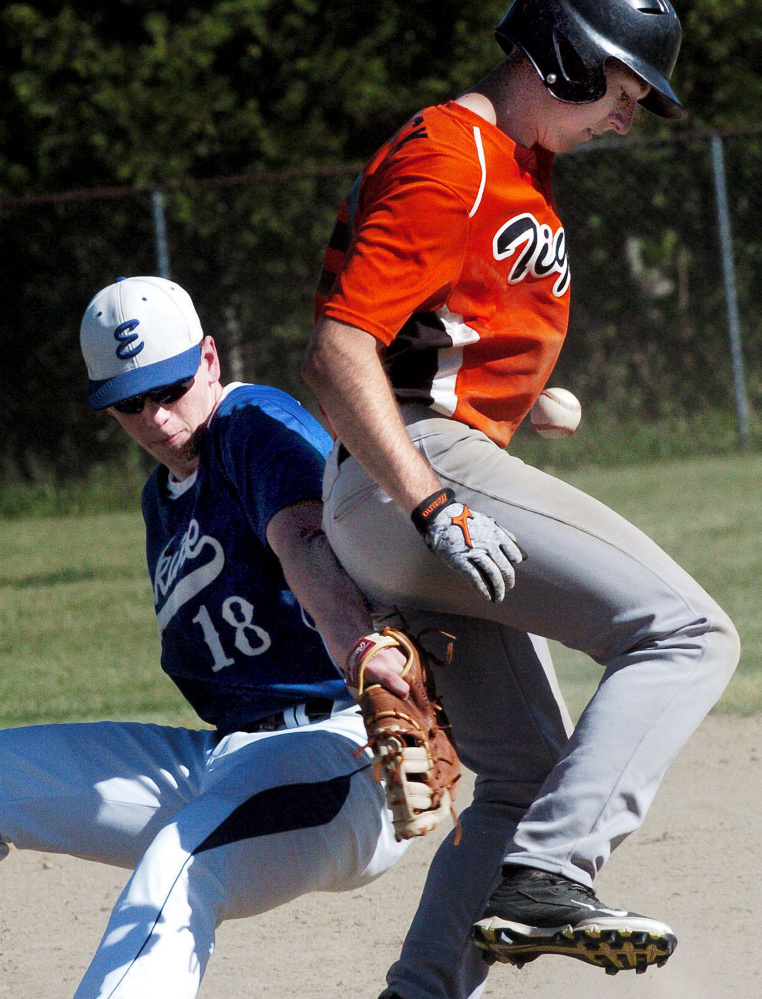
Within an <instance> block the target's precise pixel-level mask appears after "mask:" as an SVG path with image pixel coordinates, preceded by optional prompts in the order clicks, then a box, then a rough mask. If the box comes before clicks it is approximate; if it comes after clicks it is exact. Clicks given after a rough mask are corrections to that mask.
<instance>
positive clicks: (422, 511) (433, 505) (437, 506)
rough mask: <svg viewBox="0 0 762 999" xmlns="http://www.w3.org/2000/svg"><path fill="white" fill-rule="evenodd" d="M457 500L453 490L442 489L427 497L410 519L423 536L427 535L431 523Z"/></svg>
mask: <svg viewBox="0 0 762 999" xmlns="http://www.w3.org/2000/svg"><path fill="white" fill-rule="evenodd" d="M454 499H455V493H454V492H453V491H452V489H440V490H438V491H437V492H435V493H432V494H431V496H427V497H426V499H425V500H423V502H421V503H419V504H418V506H417V507H416V508H415V510H413V512H412V513H411V514H410V519H411V520H412V521H413V524H414V525H415V527H416V528H417V530H418V531H420V533H421V534H425V533H426V530H427V528H428V526H429V523H430V522H431V521H432V520H433V519H434V518H435V517H436V515H437V514H438V513H439V512H440V510H443V509H444V508H445V507H446V506H449V505H450V503H452V501H453V500H454Z"/></svg>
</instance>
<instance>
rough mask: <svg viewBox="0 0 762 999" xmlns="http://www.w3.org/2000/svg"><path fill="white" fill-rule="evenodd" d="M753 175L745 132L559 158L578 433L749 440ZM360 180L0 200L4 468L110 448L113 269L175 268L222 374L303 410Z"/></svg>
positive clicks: (252, 182) (41, 467) (757, 374)
mask: <svg viewBox="0 0 762 999" xmlns="http://www.w3.org/2000/svg"><path fill="white" fill-rule="evenodd" d="M718 149H719V151H720V153H721V161H720V166H721V167H723V168H724V170H720V173H724V180H725V184H724V185H723V184H721V183H719V180H722V178H719V179H718V159H717V154H718ZM761 169H762V131H760V130H759V129H756V130H750V131H748V132H744V133H734V134H728V135H723V136H721V137H720V136H712V135H703V134H702V135H696V134H694V135H684V136H680V137H676V138H673V139H672V140H671V141H658V142H657V141H650V142H649V141H637V140H625V141H618V142H616V143H614V142H611V143H609V142H603V141H601V142H599V143H596V144H594V145H591V146H589V147H585V148H584V149H582V150H580V151H578V152H576V153H574V154H569V155H565V156H560V157H559V158H558V160H557V166H556V179H555V191H556V197H557V201H558V204H559V210H560V214H561V217H562V219H563V222H564V226H565V229H566V232H567V238H568V246H569V257H570V261H571V269H572V318H571V325H570V330H569V335H568V338H567V342H566V345H565V347H564V351H563V353H562V357H561V360H560V362H559V365H558V368H557V370H556V372H555V373H554V375H553V379H552V380H553V383H554V384H558V385H564V386H566V387H568V388H571V389H572V390H573V391H574V392H575V394H577V395H578V396H579V397H580V398H581V400H582V402H583V406H584V408H585V413H586V422H588V423H589V424H591V425H595V422H596V420H598V421H599V422H600V423H601V425H602V426H604V425H611V423H612V422H618V423H619V424H625V423H626V422H627V421H637V422H638V423H639V424H641V425H643V424H650V425H657V424H659V423H660V422H662V423H663V422H664V421H667V422H669V421H672V424H673V425H676V424H677V423H680V424H681V425H683V426H684V427H688V428H690V427H691V426H694V425H696V424H697V422H700V421H704V422H706V421H707V420H709V424H710V425H711V427H712V428H713V429H712V430H711V434H710V437H711V439H712V440H713V441H714V443H715V444H716V443H717V441H718V439H719V437H723V435H724V439H725V440H726V442H727V443H728V446H735V445H736V444H738V443H739V442H740V444H741V445H742V446H750V445H751V444H754V443H755V442H756V435H757V430H758V427H757V419H756V417H755V411H756V410H757V409H758V408H759V405H760V402H762V357H761V356H760V353H761V351H762V329H760V326H761V325H762V310H761V309H760V305H761V304H762V303H761V301H760V299H761V298H762V291H761V290H760V281H761V279H762V189H760V187H759V185H758V183H756V182H755V181H756V178H757V177H758V176H759V175H760V171H761ZM356 171H357V165H352V166H347V167H342V168H337V169H335V170H327V171H322V172H311V173H306V172H305V173H292V174H288V175H282V176H277V177H276V176H270V177H267V176H260V177H257V176H249V177H243V178H221V179H219V180H215V181H207V182H195V183H191V182H189V183H187V184H186V185H184V186H182V187H175V188H172V189H167V190H164V191H161V192H151V191H138V190H133V189H107V190H100V191H86V192H71V193H68V194H58V195H50V196H47V197H34V198H28V199H15V200H11V199H5V200H4V201H0V247H2V253H3V267H2V269H1V270H0V303H1V304H2V308H1V309H0V315H1V316H2V319H1V322H2V337H3V354H4V357H5V361H4V365H3V368H4V373H5V378H4V379H3V381H4V390H5V405H4V407H3V409H2V413H0V433H1V434H2V445H0V468H2V470H3V471H4V473H5V475H6V476H11V477H13V476H15V477H21V478H35V477H38V476H40V475H42V474H49V473H55V474H58V475H66V474H81V473H82V472H83V471H86V470H87V469H88V468H89V467H90V466H91V465H92V463H93V462H96V461H98V462H102V461H104V459H106V460H107V459H108V458H110V457H117V458H118V457H120V456H123V449H124V447H125V446H126V445H125V442H124V438H123V435H121V434H119V433H117V432H116V428H115V427H114V426H112V424H113V421H110V420H109V419H107V418H105V417H103V416H95V415H93V414H91V413H89V412H88V411H87V409H86V407H85V406H84V388H85V380H86V379H85V373H84V370H83V365H82V362H81V359H80V356H79V348H78V330H79V321H80V318H81V315H82V313H83V311H84V309H85V306H86V305H87V302H88V301H89V299H90V297H91V296H92V295H93V294H94V293H95V292H96V291H97V290H98V289H99V288H101V287H102V286H104V285H105V284H108V283H109V282H111V281H112V280H114V278H116V277H118V276H119V275H131V274H160V273H164V274H165V276H166V275H168V274H171V276H172V277H174V278H176V279H177V280H178V281H179V282H180V283H181V284H183V285H184V286H185V287H186V288H187V289H188V290H189V291H190V293H191V294H192V296H193V297H194V300H195V301H196V304H197V307H198V310H199V314H200V316H201V320H202V323H203V325H204V328H205V330H206V331H207V332H209V333H212V334H214V336H215V338H216V339H217V341H218V344H219V346H220V348H221V354H222V357H223V361H224V363H225V368H226V370H225V376H226V377H227V378H229V379H232V378H235V379H246V380H253V381H261V382H267V383H270V384H274V385H277V386H279V387H281V388H283V389H285V390H286V391H288V392H291V393H292V394H294V395H296V396H297V397H299V398H301V399H302V401H304V402H305V403H306V404H307V405H308V406H310V408H313V409H314V403H313V401H312V399H311V398H310V397H309V395H308V393H307V390H306V389H305V387H304V386H303V385H302V383H301V381H300V378H299V365H300V362H301V357H302V354H303V351H304V347H305V344H306V341H307V338H308V336H309V334H310V331H311V327H312V300H313V292H314V287H315V284H316V281H317V277H318V275H319V273H320V267H321V259H322V250H323V246H324V243H325V241H326V239H327V237H328V235H329V233H330V231H331V228H332V225H333V219H334V216H335V212H336V210H337V208H338V205H339V203H340V201H341V199H342V197H343V196H344V194H345V192H346V190H347V188H348V186H349V184H350V183H351V181H352V178H353V177H354V175H355V174H356ZM723 198H724V201H725V204H726V208H727V213H726V214H725V215H724V216H723V217H720V216H718V206H719V207H722V202H723ZM720 222H722V225H721V224H720ZM723 234H724V235H725V241H724V243H723V240H722V239H721V236H722V235H723ZM723 251H724V252H723ZM729 306H730V308H729ZM607 421H608V423H607ZM744 421H745V423H744ZM718 427H719V428H722V429H721V430H718V429H717V428H718Z"/></svg>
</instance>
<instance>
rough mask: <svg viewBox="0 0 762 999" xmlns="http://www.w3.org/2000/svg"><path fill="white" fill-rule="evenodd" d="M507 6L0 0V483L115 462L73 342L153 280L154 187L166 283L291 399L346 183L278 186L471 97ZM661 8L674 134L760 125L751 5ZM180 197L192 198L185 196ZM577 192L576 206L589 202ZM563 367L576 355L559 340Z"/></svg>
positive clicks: (674, 246) (113, 441)
mask: <svg viewBox="0 0 762 999" xmlns="http://www.w3.org/2000/svg"><path fill="white" fill-rule="evenodd" d="M505 2H506V0H481V2H479V3H475V2H471V3H465V2H459V0H383V2H381V3H379V2H378V0H374V2H371V0H216V2H213V0H187V2H186V0H163V2H156V0H153V2H152V0H100V2H99V3H97V4H92V3H91V2H89V0H64V2H54V0H47V2H46V0H38V2H32V3H7V4H5V5H3V6H2V8H0V101H1V102H2V107H3V115H2V117H0V247H2V253H3V269H2V272H0V298H2V302H3V309H2V319H1V320H0V324H1V326H2V328H1V329H0V335H1V336H2V337H3V351H4V363H5V365H6V366H7V370H8V371H12V372H13V373H14V378H13V379H11V380H10V382H9V383H8V384H6V385H5V386H4V388H5V399H4V407H3V410H2V412H0V436H1V437H2V439H3V441H4V444H3V447H2V449H0V467H3V466H4V468H5V471H6V473H7V472H8V471H14V470H15V471H20V472H21V473H22V474H24V475H27V476H35V475H38V474H39V470H40V469H41V468H42V469H45V468H54V469H56V470H57V471H60V472H64V473H65V472H70V471H80V470H81V468H82V467H83V466H86V465H87V464H88V463H90V462H91V461H92V460H94V457H95V455H97V454H103V453H104V447H105V448H106V453H107V452H108V448H116V447H118V446H121V438H120V437H119V435H118V434H116V433H115V432H114V430H113V428H111V427H110V426H109V425H108V424H107V423H104V422H103V421H101V422H93V419H92V417H90V416H89V415H88V414H87V412H86V410H85V409H84V407H83V406H82V401H81V399H82V397H81V393H80V391H79V389H80V387H83V384H84V378H83V372H82V364H81V359H80V357H79V354H78V349H77V344H76V333H77V329H78V325H79V318H80V316H81V314H82V311H83V310H84V307H85V305H86V304H87V301H88V300H89V298H90V296H91V295H92V294H93V293H94V291H96V290H97V289H98V288H99V287H101V286H102V285H103V284H106V283H108V282H109V281H111V280H113V278H114V277H116V276H117V275H118V274H119V273H133V274H134V273H140V272H144V273H145V272H148V273H151V272H154V271H155V257H154V250H153V235H152V230H151V225H150V202H149V193H148V192H149V191H150V189H151V188H153V187H160V188H163V189H165V190H166V191H167V207H168V212H169V216H170V222H171V232H170V238H171V249H172V263H173V273H174V274H175V275H176V276H177V277H178V279H179V280H181V281H182V282H183V283H184V284H186V286H188V287H189V289H190V290H192V291H193V292H194V295H195V297H196V298H197V301H198V302H199V307H200V311H201V313H202V319H203V320H204V322H205V325H207V326H212V327H213V328H214V329H215V332H216V333H217V334H218V337H219V339H220V340H221V341H222V346H223V348H224V349H225V350H224V352H226V353H227V355H228V356H229V357H230V358H231V359H232V360H233V361H235V362H236V364H238V362H240V364H241V365H242V369H241V370H242V371H243V373H245V374H246V376H247V377H256V378H261V379H263V380H270V381H273V382H275V383H276V384H280V385H282V386H283V387H285V388H288V389H289V390H291V391H294V392H298V390H299V380H298V373H297V368H298V358H299V355H300V353H301V350H302V346H303V342H304V338H305V336H306V335H307V332H308V328H309V319H310V308H311V297H312V287H313V286H314V281H315V277H316V274H317V271H318V269H319V260H320V249H321V246H322V243H323V242H324V240H325V238H326V235H327V233H328V231H329V228H330V225H331V219H332V216H333V214H334V212H335V209H336V207H337V204H338V202H339V200H340V198H341V195H342V193H343V191H344V188H345V187H346V185H347V183H348V181H349V174H348V173H347V174H346V175H345V176H338V177H336V178H333V179H330V178H329V179H325V180H321V179H320V178H319V177H318V176H315V177H312V178H310V177H305V176H300V177H299V178H295V177H293V176H291V177H290V179H289V177H288V171H294V170H298V171H301V172H302V173H303V172H304V171H305V170H311V169H314V170H317V168H321V169H324V168H326V167H331V166H335V167H336V168H340V167H341V166H342V165H346V164H355V165H356V164H357V163H358V162H360V161H362V160H363V159H364V158H365V157H366V156H367V155H369V154H370V153H371V152H372V151H373V150H374V149H375V148H376V146H377V145H378V144H379V143H380V142H381V141H383V140H384V139H385V138H386V137H387V136H388V135H389V134H390V132H391V131H393V130H394V129H395V128H397V127H398V126H399V125H400V124H401V123H402V122H403V121H404V120H405V119H406V118H407V117H408V116H409V115H410V114H412V113H413V112H414V111H415V110H416V109H417V108H419V107H421V106H424V105H426V104H429V103H431V102H435V101H439V100H443V99H446V98H448V97H450V96H453V95H455V94H457V93H459V92H460V91H462V90H463V89H464V88H466V87H467V86H469V85H470V84H471V83H473V82H475V81H476V80H478V79H479V78H480V77H481V76H482V75H483V74H484V73H485V72H487V71H488V70H489V69H490V68H491V66H492V65H494V64H495V63H496V62H497V61H498V60H499V59H500V58H501V56H502V53H501V50H500V49H499V47H498V46H497V44H496V42H495V41H494V38H493V32H492V29H493V27H494V25H495V24H496V23H497V22H498V20H499V19H500V18H501V17H502V15H503V13H504V11H505ZM675 6H676V7H677V9H678V12H679V13H680V14H681V16H682V19H683V25H684V43H683V50H682V54H681V59H680V61H679V63H678V68H677V70H676V73H675V76H674V80H673V82H674V85H675V88H676V90H677V92H678V94H680V95H681V96H682V97H683V98H684V100H685V103H686V104H687V106H688V107H689V109H690V112H691V114H690V117H689V118H688V119H687V121H686V122H684V123H681V124H680V125H678V126H676V128H677V131H678V133H679V132H680V131H686V130H690V129H724V128H738V127H745V126H748V125H750V124H755V123H757V122H758V121H759V117H760V108H762V74H760V72H759V69H760V67H759V65H758V61H759V51H760V46H759V42H760V40H761V36H762V0H691V2H690V3H689V2H688V0H675ZM641 129H642V130H645V131H648V132H651V133H654V134H656V133H659V132H660V131H669V130H670V129H672V130H673V131H674V126H670V125H667V124H666V123H664V122H662V121H661V120H659V119H656V118H654V117H652V116H647V115H644V116H642V125H641ZM276 171H277V172H281V173H283V172H286V179H285V180H284V181H283V182H282V183H280V184H276V183H270V184H267V185H265V183H264V181H262V183H261V184H259V185H256V184H253V185H251V186H250V187H249V188H246V189H244V188H243V187H239V188H236V187H227V188H219V189H212V188H209V190H205V189H204V188H202V187H199V186H198V185H201V184H203V183H204V182H207V181H211V180H212V179H213V178H219V177H231V176H236V175H240V174H256V175H264V174H265V173H272V172H276ZM690 175H691V167H690V164H689V163H686V164H683V166H682V167H681V173H680V176H681V177H683V176H685V178H686V179H689V178H690ZM188 182H193V183H195V184H196V185H197V187H196V189H195V190H194V189H191V188H189V187H186V188H185V189H184V188H183V187H182V185H183V184H186V185H187V184H188ZM643 183H644V184H645V185H648V183H649V182H648V179H647V178H644V179H643ZM612 184H613V188H612V190H610V191H606V192H605V193H604V192H602V191H601V186H600V184H598V183H597V182H596V177H595V175H593V174H591V175H590V176H589V177H588V178H587V182H586V183H579V182H577V183H575V184H574V185H573V187H572V186H569V190H570V191H572V193H571V194H570V195H568V197H569V199H570V200H573V201H574V202H575V204H574V206H573V207H574V211H575V213H577V212H578V211H579V212H581V213H582V215H583V217H580V218H578V219H577V224H576V225H575V228H576V229H577V231H578V233H579V235H578V236H577V237H576V238H577V243H578V245H579V247H580V251H579V254H580V256H581V255H583V254H586V253H587V252H588V244H587V242H586V240H587V234H588V233H589V232H590V231H592V230H594V229H595V226H596V224H597V223H596V219H597V218H598V217H599V214H600V213H601V212H602V211H605V210H610V209H611V208H612V207H613V208H616V204H617V199H618V198H620V195H619V193H618V190H617V188H616V183H615V182H614V181H612ZM114 185H116V186H121V187H123V188H124V190H125V192H132V193H131V194H130V196H129V197H125V198H122V199H120V200H105V199H104V200H99V201H96V200H93V201H87V202H85V201H79V202H75V203H70V204H69V203H61V204H44V205H43V204H36V205H34V206H32V207H24V206H19V205H17V204H14V203H13V202H12V200H11V199H14V198H21V197H24V196H29V195H41V194H44V193H50V192H66V191H69V190H72V189H89V188H110V187H112V186H114ZM561 186H562V188H563V183H562V185H561ZM665 186H666V187H667V188H668V187H669V183H668V181H664V180H662V182H661V183H660V185H658V186H657V187H656V188H654V191H653V192H652V195H653V196H652V198H651V202H650V204H651V206H652V207H654V208H656V209H658V205H657V204H656V202H657V200H658V198H660V197H663V195H662V193H661V192H662V190H663V188H664V187H665ZM588 190H589V193H590V197H591V200H590V208H589V210H588V209H586V208H584V207H583V208H579V205H580V203H581V202H580V197H581V196H582V195H584V196H585V197H586V196H587V193H588ZM141 192H145V193H141ZM594 197H597V198H598V203H597V204H594V202H593V200H592V199H593V198H594ZM670 211H671V212H673V213H674V214H675V215H679V214H680V213H679V211H677V210H674V209H673V208H670ZM702 213H703V214H702ZM710 217H711V205H709V207H708V209H707V205H702V206H701V211H700V212H698V210H697V215H696V218H701V219H706V218H710ZM626 228H627V227H626V226H625V227H624V229H626ZM624 229H623V230H622V231H619V230H615V235H616V238H617V239H620V240H621V243H622V245H621V246H620V245H617V247H616V253H617V254H618V258H617V267H618V268H619V271H620V272H622V275H623V277H622V280H623V281H625V282H626V280H627V268H626V266H625V263H624V256H623V254H624V249H623V246H624V243H625V242H626V240H627V238H630V237H631V236H632V234H631V233H630V234H629V236H628V233H627V232H625V231H624ZM675 232H676V229H673V230H672V237H669V236H667V237H665V239H666V240H667V243H668V244H669V245H666V244H665V246H664V247H662V248H661V249H660V244H659V238H658V237H657V236H655V235H653V236H651V235H649V236H648V237H646V236H643V235H641V236H640V237H639V238H640V240H641V244H642V247H641V248H642V249H643V252H645V253H646V254H649V253H650V254H654V253H656V254H657V255H658V254H662V258H663V259H665V258H666V257H669V259H670V260H671V261H672V262H673V263H674V261H678V262H680V261H683V262H684V261H685V260H686V259H687V256H686V253H687V251H686V248H685V246H684V245H683V244H682V242H681V240H680V238H678V237H677V236H675V235H674V233H675ZM633 238H634V237H633ZM670 239H671V242H670ZM754 245H756V244H754ZM662 251H663V252H662ZM691 252H692V251H691ZM755 252H756V251H755ZM590 253H591V254H593V255H594V253H595V250H594V249H590ZM578 259H579V258H578ZM670 266H672V263H670ZM679 266H680V267H683V264H682V263H680V265H679ZM686 266H687V265H686ZM677 267H678V264H677V263H675V264H674V268H673V269H675V268H677ZM683 269H685V268H684V267H683ZM577 273H578V274H579V268H577ZM592 273H593V274H595V272H594V271H593V272H592ZM681 273H682V272H681ZM591 280H592V281H593V283H595V278H594V277H593V278H592V279H591ZM680 280H683V279H682V278H681V279H680ZM676 283H679V282H677V281H676ZM683 284H684V282H683ZM582 287H583V288H584V283H583V284H582ZM681 287H682V285H681ZM578 288H579V285H578ZM578 301H580V302H581V304H580V306H579V307H578V312H579V315H580V316H582V317H583V318H584V319H585V322H588V319H587V316H588V313H589V329H588V331H587V332H588V334H589V336H590V338H591V339H589V348H586V351H587V352H586V353H584V352H583V353H584V357H585V358H587V361H586V362H585V363H589V365H590V370H591V371H593V372H597V373H598V374H600V370H601V368H600V363H602V360H603V359H604V358H605V359H606V363H608V364H613V355H614V351H613V348H612V344H614V343H615V342H616V332H615V329H616V324H615V323H614V320H613V319H612V320H611V322H609V323H608V324H603V323H601V322H600V320H601V315H600V314H594V313H595V309H594V308H593V309H592V310H590V309H588V310H587V311H586V303H585V300H584V298H583V299H582V300H580V299H579V298H578ZM676 301H677V299H673V300H669V301H668V300H665V302H667V304H669V303H670V302H671V304H672V305H674V304H675V302H676ZM681 301H683V303H684V299H681ZM678 304H679V303H678ZM651 305H652V307H650V308H651V311H650V312H648V313H644V316H646V315H648V316H650V317H651V318H650V319H649V320H648V322H645V321H644V323H643V332H642V336H643V343H645V342H646V339H645V338H646V337H647V336H650V335H651V334H652V332H653V329H654V328H657V327H658V326H659V323H661V322H663V321H665V320H666V321H671V320H670V316H671V314H670V313H669V310H667V311H666V312H665V311H663V310H662V312H660V313H658V314H656V313H654V311H653V310H654V309H655V308H656V306H654V305H653V303H651ZM681 307H682V306H681ZM675 308H677V306H675ZM678 311H679V310H678ZM678 318H679V319H680V322H679V324H677V326H675V328H676V329H678V328H679V330H681V331H683V332H680V334H679V335H680V336H686V335H687V333H685V330H687V329H688V326H689V325H690V323H689V321H688V319H687V318H685V315H684V314H683V313H680V316H679V317H678ZM638 336H640V333H639V334H638ZM678 339H679V337H678ZM575 351H576V353H575ZM644 351H645V352H644ZM644 351H641V352H640V355H639V356H641V357H642V358H644V360H643V362H642V364H643V367H644V368H647V367H648V366H649V365H650V364H651V361H650V359H649V355H648V351H647V350H645V348H644ZM636 354H637V352H636ZM633 356H635V355H633ZM568 357H569V359H570V360H571V361H574V359H575V357H580V358H582V357H583V355H582V354H580V352H579V349H578V348H575V347H571V348H570V350H569V352H568ZM590 358H592V359H593V360H592V361H591V360H590ZM583 359H584V358H583ZM596 359H597V360H596ZM580 363H582V362H581V361H580ZM234 373H235V372H234ZM72 386H76V387H77V391H76V392H73V391H72ZM30 400H33V403H34V404H33V405H30Z"/></svg>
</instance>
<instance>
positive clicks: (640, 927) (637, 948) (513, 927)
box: [472, 865, 677, 975]
mask: <svg viewBox="0 0 762 999" xmlns="http://www.w3.org/2000/svg"><path fill="white" fill-rule="evenodd" d="M472 934H473V938H474V942H475V943H476V945H477V946H478V947H481V948H482V949H483V950H484V951H485V954H484V957H485V959H486V960H487V961H488V962H489V963H490V964H491V963H493V962H494V961H501V962H502V963H503V964H514V965H515V966H516V967H517V968H521V967H522V966H523V965H525V964H526V963H527V961H534V960H535V958H538V957H540V956H541V955H542V954H561V955H565V956H566V957H575V958H577V960H579V961H586V962H587V963H588V964H592V965H595V966H596V967H598V968H603V969H604V970H605V971H606V974H608V975H616V974H617V972H619V971H627V970H630V969H634V970H635V971H636V972H638V974H640V973H641V972H643V971H645V970H646V968H648V967H649V966H651V965H653V964H655V965H656V966H657V967H661V966H662V965H663V964H665V963H666V961H667V959H668V958H669V956H670V954H671V953H672V952H673V951H674V949H675V947H676V946H677V938H676V937H675V934H674V933H673V932H672V930H671V929H670V928H669V926H667V925H666V924H665V923H660V922H659V921H658V920H656V919H649V918H648V917H647V916H639V915H638V914H637V913H636V912H625V911H624V910H623V909H610V908H609V907H608V906H605V905H603V903H602V902H601V901H600V900H599V899H598V898H596V895H595V892H594V891H593V890H592V888H586V887H585V886H584V885H580V884H577V882H576V881H571V880H570V879H569V878H564V877H561V876H560V875H558V874H550V873H549V872H547V871H539V870H537V869H536V868H532V867H519V866H517V865H505V866H504V867H503V880H502V882H501V883H500V884H499V885H498V887H497V888H496V890H495V891H494V893H493V895H492V897H491V898H490V900H489V902H488V903H487V907H486V909H485V910H484V915H483V916H482V918H481V919H480V920H479V921H478V922H477V923H475V924H474V927H473V931H472Z"/></svg>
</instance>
